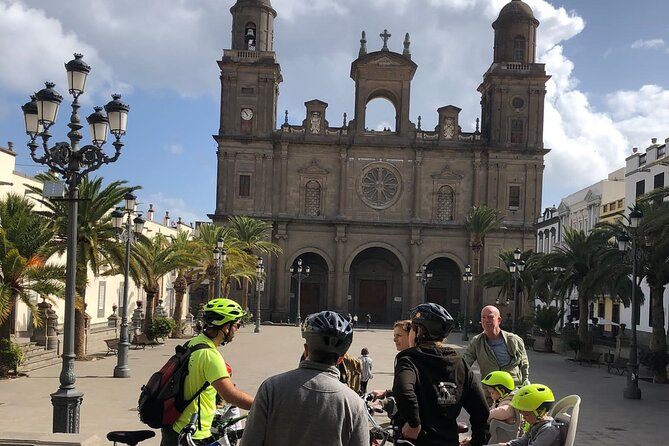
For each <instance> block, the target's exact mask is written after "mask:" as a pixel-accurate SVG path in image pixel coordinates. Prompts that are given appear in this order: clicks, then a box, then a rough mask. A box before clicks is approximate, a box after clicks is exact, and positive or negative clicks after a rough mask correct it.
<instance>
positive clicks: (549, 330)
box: [534, 305, 562, 353]
mask: <svg viewBox="0 0 669 446" xmlns="http://www.w3.org/2000/svg"><path fill="white" fill-rule="evenodd" d="M560 320H562V310H560V309H559V308H557V307H553V306H548V305H545V306H541V305H539V306H537V308H536V310H535V314H534V323H535V324H536V326H537V327H539V328H540V329H541V330H542V331H543V332H544V336H545V340H544V343H545V346H546V351H547V352H548V353H552V352H553V334H554V333H555V326H556V325H557V324H558V322H560Z"/></svg>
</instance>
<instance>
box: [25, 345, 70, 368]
mask: <svg viewBox="0 0 669 446" xmlns="http://www.w3.org/2000/svg"><path fill="white" fill-rule="evenodd" d="M19 347H20V348H21V350H23V354H24V358H25V359H24V361H23V364H21V366H20V367H19V372H20V373H27V372H32V371H33V370H37V369H41V368H44V367H50V366H52V365H57V364H60V363H61V362H62V359H61V358H60V356H58V353H57V352H56V350H45V349H44V347H43V346H40V345H37V344H36V343H34V342H29V343H25V344H19Z"/></svg>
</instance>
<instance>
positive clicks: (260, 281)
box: [253, 256, 265, 333]
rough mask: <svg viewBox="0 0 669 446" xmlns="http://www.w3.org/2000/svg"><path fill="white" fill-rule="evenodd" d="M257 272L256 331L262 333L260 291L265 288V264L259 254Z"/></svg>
mask: <svg viewBox="0 0 669 446" xmlns="http://www.w3.org/2000/svg"><path fill="white" fill-rule="evenodd" d="M256 274H258V290H257V291H258V297H257V298H256V328H255V329H254V330H253V332H254V333H260V293H262V292H263V290H264V289H265V280H264V275H265V265H263V259H262V257H260V256H258V263H256Z"/></svg>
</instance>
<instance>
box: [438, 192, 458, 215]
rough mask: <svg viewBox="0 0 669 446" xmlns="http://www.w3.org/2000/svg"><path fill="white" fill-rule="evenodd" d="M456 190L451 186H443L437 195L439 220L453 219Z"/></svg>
mask: <svg viewBox="0 0 669 446" xmlns="http://www.w3.org/2000/svg"><path fill="white" fill-rule="evenodd" d="M454 202H455V192H453V188H452V187H451V186H441V188H439V194H438V195H437V221H451V220H453V209H454V207H455V206H454Z"/></svg>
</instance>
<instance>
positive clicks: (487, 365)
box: [463, 305, 530, 386]
mask: <svg viewBox="0 0 669 446" xmlns="http://www.w3.org/2000/svg"><path fill="white" fill-rule="evenodd" d="M501 322H502V317H501V316H500V314H499V309H497V307H495V306H493V305H488V306H485V307H483V309H482V310H481V326H482V327H483V332H482V333H480V334H477V335H476V336H474V337H473V338H472V339H471V341H470V342H469V345H468V346H467V349H466V350H465V352H464V355H463V356H464V358H465V361H466V362H467V365H469V366H471V365H472V364H473V363H474V362H478V364H479V368H480V369H481V376H482V377H485V376H488V374H489V373H490V372H494V371H495V370H503V371H506V372H509V373H510V374H511V376H512V377H513V381H514V382H515V384H516V386H522V385H525V384H527V383H529V378H530V362H529V359H528V358H527V352H526V351H525V343H524V342H523V339H522V338H521V337H520V336H518V335H516V334H514V333H510V332H508V331H504V330H502V329H501V327H500V324H501Z"/></svg>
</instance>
